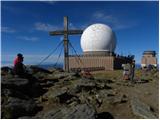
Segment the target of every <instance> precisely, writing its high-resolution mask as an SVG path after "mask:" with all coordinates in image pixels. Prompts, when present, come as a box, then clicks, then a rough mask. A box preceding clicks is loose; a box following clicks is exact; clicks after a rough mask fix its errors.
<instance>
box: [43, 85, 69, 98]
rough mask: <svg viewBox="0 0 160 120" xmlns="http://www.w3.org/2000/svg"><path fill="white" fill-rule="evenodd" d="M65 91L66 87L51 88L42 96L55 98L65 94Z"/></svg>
mask: <svg viewBox="0 0 160 120" xmlns="http://www.w3.org/2000/svg"><path fill="white" fill-rule="evenodd" d="M66 92H67V88H66V87H63V88H51V89H49V91H48V92H47V93H45V94H44V95H43V98H46V99H49V100H51V101H52V100H56V99H57V97H58V96H60V95H62V94H65V93H66Z"/></svg>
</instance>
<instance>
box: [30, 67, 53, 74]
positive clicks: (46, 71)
mask: <svg viewBox="0 0 160 120" xmlns="http://www.w3.org/2000/svg"><path fill="white" fill-rule="evenodd" d="M29 70H30V71H31V72H32V74H35V73H38V72H41V73H48V74H50V73H52V72H50V71H49V70H46V69H44V68H41V67H38V66H30V67H29Z"/></svg>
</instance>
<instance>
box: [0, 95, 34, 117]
mask: <svg viewBox="0 0 160 120" xmlns="http://www.w3.org/2000/svg"><path fill="white" fill-rule="evenodd" d="M36 112H37V106H36V104H35V102H34V101H33V100H32V99H30V100H22V99H19V98H15V97H8V98H7V99H6V101H5V102H4V103H3V104H2V118H5V119H6V118H7V119H11V118H12V119H15V118H18V117H21V116H25V115H27V116H28V115H29V116H32V115H33V114H35V113H36Z"/></svg>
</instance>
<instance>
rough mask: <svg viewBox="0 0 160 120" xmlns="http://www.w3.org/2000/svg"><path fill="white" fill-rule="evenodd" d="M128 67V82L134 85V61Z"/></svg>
mask: <svg viewBox="0 0 160 120" xmlns="http://www.w3.org/2000/svg"><path fill="white" fill-rule="evenodd" d="M130 65H131V66H130V81H131V82H133V83H134V71H135V60H132V63H131V64H130Z"/></svg>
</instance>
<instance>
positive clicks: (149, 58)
mask: <svg viewBox="0 0 160 120" xmlns="http://www.w3.org/2000/svg"><path fill="white" fill-rule="evenodd" d="M149 65H152V66H155V67H157V58H156V52H155V51H144V52H143V56H142V59H141V67H142V68H144V67H148V66H149Z"/></svg>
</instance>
